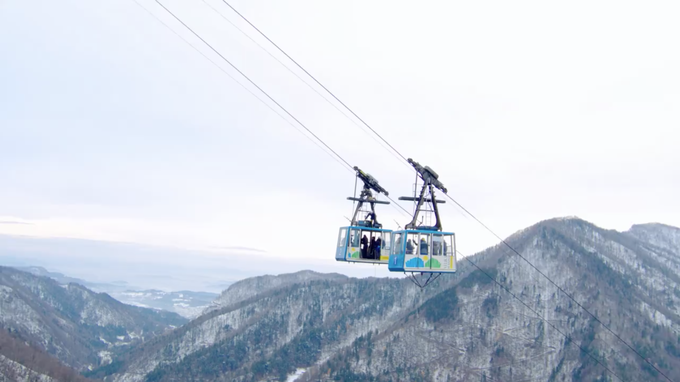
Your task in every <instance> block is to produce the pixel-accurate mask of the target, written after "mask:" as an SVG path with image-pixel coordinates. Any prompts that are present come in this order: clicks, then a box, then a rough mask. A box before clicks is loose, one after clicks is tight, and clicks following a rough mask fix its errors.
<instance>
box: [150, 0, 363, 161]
mask: <svg viewBox="0 0 680 382" xmlns="http://www.w3.org/2000/svg"><path fill="white" fill-rule="evenodd" d="M154 1H155V2H156V3H157V4H158V5H160V6H161V7H162V8H163V9H165V11H166V12H168V13H169V14H170V15H171V16H172V17H173V18H175V20H177V21H178V22H179V23H180V24H182V25H183V26H184V27H185V28H187V29H188V30H189V31H190V32H191V33H192V34H193V35H194V36H196V37H197V38H198V39H199V40H201V41H202V42H203V43H204V44H205V45H207V46H208V47H209V48H210V49H211V50H212V51H213V52H215V54H217V55H218V56H220V58H221V59H222V60H224V62H226V63H227V64H229V66H231V67H232V68H233V69H234V70H236V71H237V72H238V73H239V74H240V75H241V76H243V78H245V79H246V80H248V82H250V84H251V85H253V86H255V87H256V88H257V90H259V91H260V92H261V93H262V94H264V95H265V96H266V97H267V98H269V100H270V101H272V102H273V103H274V104H276V106H278V107H279V108H280V109H281V110H283V111H284V112H285V113H286V114H287V115H288V116H289V117H290V118H292V119H293V120H295V122H297V123H298V124H299V125H300V126H302V127H303V128H304V129H305V130H306V131H307V132H308V133H309V134H311V135H312V136H313V137H314V138H316V139H317V140H318V141H319V142H321V144H322V145H324V147H326V148H327V149H328V150H329V151H330V152H332V153H333V154H335V156H337V157H338V158H339V159H340V160H341V161H342V162H344V163H345V164H346V165H347V167H349V168H350V169H352V168H353V167H352V165H350V164H349V162H347V161H346V160H345V159H344V158H343V157H341V156H340V155H339V154H338V153H337V152H335V150H333V149H332V148H331V147H330V146H328V145H327V144H326V142H324V141H323V140H322V139H321V138H319V137H318V136H317V135H316V134H314V132H312V131H311V130H310V129H309V128H308V127H307V126H306V125H305V124H304V123H302V122H300V120H299V119H297V118H296V117H295V116H294V115H293V114H291V112H289V111H288V109H286V108H285V107H283V105H281V104H280V103H279V102H277V101H276V100H275V99H274V98H273V97H272V96H270V95H269V93H267V92H266V91H264V89H262V88H261V87H260V86H259V85H257V84H256V83H255V81H253V80H251V79H250V77H248V76H247V75H246V74H245V73H243V72H242V71H241V70H240V69H239V68H238V67H236V65H234V64H233V63H232V62H231V61H229V60H228V59H227V58H226V57H224V55H222V53H220V52H219V51H218V50H217V49H215V48H214V47H213V46H212V45H211V44H210V43H209V42H207V41H206V40H205V39H204V38H203V37H201V35H199V34H198V33H196V32H195V31H194V30H193V29H192V28H191V27H190V26H188V25H187V24H186V23H185V22H184V21H182V19H180V18H179V17H177V15H175V14H174V13H173V12H172V11H171V10H170V9H168V8H167V7H166V6H165V5H163V3H161V2H160V1H159V0H154Z"/></svg>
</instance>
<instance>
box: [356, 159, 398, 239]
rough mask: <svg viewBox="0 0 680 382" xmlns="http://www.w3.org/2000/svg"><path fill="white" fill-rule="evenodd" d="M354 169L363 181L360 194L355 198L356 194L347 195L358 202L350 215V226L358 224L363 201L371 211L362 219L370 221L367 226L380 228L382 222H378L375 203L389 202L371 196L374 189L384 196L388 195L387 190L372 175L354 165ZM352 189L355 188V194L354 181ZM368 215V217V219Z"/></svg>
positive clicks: (358, 177)
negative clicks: (368, 205)
mask: <svg viewBox="0 0 680 382" xmlns="http://www.w3.org/2000/svg"><path fill="white" fill-rule="evenodd" d="M354 170H355V171H356V173H357V179H361V180H362V182H363V183H364V187H363V189H362V190H361V194H359V197H358V198H357V197H356V196H354V197H348V198H347V199H348V200H352V201H354V202H358V203H357V205H356V208H355V209H354V214H353V215H352V221H351V225H352V226H358V225H359V224H358V220H357V216H358V215H359V212H360V211H361V207H363V205H364V203H369V204H370V206H371V212H370V213H369V215H368V216H366V218H365V219H364V220H368V221H370V225H368V226H367V227H369V228H381V227H382V224H380V223H378V216H377V214H376V213H375V205H376V204H390V202H387V201H382V200H378V199H376V198H375V197H374V196H373V192H372V191H371V190H373V191H376V192H378V193H383V194H385V195H386V196H387V195H389V192H387V190H385V189H384V188H382V187H381V186H380V184H378V181H377V180H376V179H375V178H374V177H372V176H371V175H369V174H367V173H365V172H363V171H361V169H359V168H358V167H356V166H354ZM354 189H355V195H356V182H355V183H354ZM369 217H370V219H368V218H369Z"/></svg>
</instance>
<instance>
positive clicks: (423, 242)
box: [420, 238, 428, 256]
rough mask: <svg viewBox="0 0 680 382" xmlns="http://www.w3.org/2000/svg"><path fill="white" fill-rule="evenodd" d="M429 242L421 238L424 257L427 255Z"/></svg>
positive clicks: (421, 252)
mask: <svg viewBox="0 0 680 382" xmlns="http://www.w3.org/2000/svg"><path fill="white" fill-rule="evenodd" d="M427 250H428V248H427V241H425V238H420V254H421V255H422V256H425V255H427V253H428V252H427Z"/></svg>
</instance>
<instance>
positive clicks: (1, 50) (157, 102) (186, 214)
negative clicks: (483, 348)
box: [0, 0, 680, 274]
mask: <svg viewBox="0 0 680 382" xmlns="http://www.w3.org/2000/svg"><path fill="white" fill-rule="evenodd" d="M138 1H139V2H140V3H141V4H142V5H144V6H145V7H146V8H147V9H149V10H150V11H151V12H152V13H153V14H155V15H157V16H158V17H160V18H161V19H162V20H163V21H165V22H166V23H168V25H170V26H171V27H172V28H173V29H174V30H175V31H176V32H177V33H179V34H181V35H182V36H184V37H185V38H187V39H188V40H189V41H190V42H191V43H192V44H194V45H195V46H196V47H198V48H199V49H200V50H201V51H203V52H204V53H205V54H206V55H208V57H210V58H211V59H212V60H214V61H215V62H216V63H218V64H219V65H220V66H221V67H223V68H224V69H225V70H226V71H227V72H229V73H232V74H233V75H234V76H235V77H237V79H239V81H241V82H243V83H244V84H245V81H244V80H243V79H242V78H238V75H237V74H236V73H235V72H234V71H233V70H232V69H231V68H229V67H228V65H227V64H226V63H224V62H223V61H221V59H220V58H219V57H218V56H216V55H215V54H214V52H212V51H211V50H210V49H209V48H207V47H206V46H205V45H202V43H201V42H200V41H199V40H197V39H196V38H195V37H193V35H191V33H190V32H188V31H187V30H186V29H184V27H182V26H181V25H180V24H178V23H177V22H176V21H174V19H172V17H171V16H169V15H168V14H167V13H165V11H164V10H163V9H162V8H160V7H159V6H158V5H157V4H156V3H155V2H154V1H153V0H138ZM206 1H207V2H208V4H210V5H211V6H212V7H214V8H216V9H217V10H218V11H220V12H221V13H222V15H223V16H225V17H226V18H228V19H229V20H231V21H232V22H233V23H235V24H237V25H239V26H240V27H241V28H243V30H244V31H246V32H247V33H248V34H249V35H250V36H251V37H252V38H254V39H255V40H256V41H258V42H260V43H261V44H262V45H263V46H264V47H265V48H267V49H268V51H270V52H271V53H272V54H274V55H275V56H277V57H281V55H280V54H278V52H276V51H275V50H274V48H273V47H271V46H269V45H267V44H266V41H264V40H263V39H262V38H261V37H260V36H259V35H258V34H257V33H256V32H255V31H253V30H252V29H250V28H249V27H248V26H247V25H246V24H245V23H244V22H242V21H241V20H240V19H238V17H237V16H236V15H235V14H234V13H233V12H231V11H230V10H229V8H228V7H226V6H225V5H224V3H222V2H221V1H220V0H206ZM163 3H164V4H165V5H166V6H167V7H168V8H169V9H171V10H173V12H176V14H177V15H178V16H179V17H180V18H182V19H183V20H184V21H185V22H186V23H187V24H189V25H190V26H191V27H192V28H195V30H196V32H198V33H199V34H200V35H202V36H203V37H204V38H205V39H206V40H208V41H209V42H210V43H211V44H213V45H214V47H215V48H216V49H218V50H219V51H220V52H221V53H222V54H223V55H224V56H225V57H226V58H228V59H229V60H232V62H233V63H234V64H235V65H236V66H238V67H239V68H240V69H241V70H242V71H244V72H245V73H246V74H248V75H249V76H251V78H252V79H253V80H254V81H256V82H257V83H258V84H259V85H260V86H261V87H262V88H264V89H265V90H266V91H268V92H270V94H271V95H272V96H273V97H274V98H275V99H276V100H277V101H279V102H280V103H281V104H282V105H284V106H285V107H286V108H288V109H289V110H290V111H291V112H292V113H293V114H294V115H295V116H296V117H297V118H298V119H299V120H300V121H302V122H303V123H305V124H306V125H307V126H308V127H309V128H310V129H312V130H313V131H314V132H315V133H316V134H317V135H318V136H319V137H321V138H322V139H324V140H325V141H326V142H327V143H328V144H329V145H330V146H331V147H332V148H333V149H334V150H335V151H337V152H338V153H339V154H340V155H342V156H343V157H344V158H345V159H346V160H348V161H349V162H350V163H351V164H353V165H357V166H359V167H361V168H362V169H364V170H366V171H368V172H369V173H371V174H372V175H374V176H375V177H376V178H377V179H378V180H379V181H380V183H381V184H382V185H383V186H384V187H385V188H386V189H387V190H388V191H389V192H390V195H391V196H394V197H395V199H396V197H398V196H400V195H408V194H410V193H411V187H412V183H413V173H412V171H410V170H409V169H408V168H407V166H405V165H404V163H400V162H399V161H398V160H397V159H395V157H394V155H392V154H390V153H389V152H388V151H387V150H386V149H384V148H383V147H381V145H380V144H378V143H377V142H376V140H374V139H373V138H371V137H370V136H369V135H368V134H366V133H365V132H364V131H362V129H360V128H359V127H357V125H355V124H353V123H352V122H350V121H349V120H348V119H347V118H345V117H344V116H343V115H342V114H340V113H338V112H337V111H336V110H335V109H334V108H332V107H331V106H329V104H328V103H326V101H324V100H323V99H322V98H320V97H319V96H318V95H317V94H315V93H314V92H313V91H311V90H310V89H309V88H308V87H307V85H305V84H304V83H302V82H301V81H300V80H299V79H298V78H296V77H295V76H293V75H292V74H291V73H290V72H289V71H288V70H286V69H285V68H283V67H282V66H281V65H280V64H279V63H277V62H276V61H275V60H273V59H272V58H271V57H270V56H269V55H268V54H267V53H265V52H264V51H262V50H261V49H260V48H259V47H258V46H257V45H255V44H254V43H253V42H252V41H250V40H249V39H248V38H246V37H244V36H243V35H242V34H241V33H240V32H239V31H238V30H237V29H235V28H234V27H233V26H232V25H230V24H229V23H227V22H226V21H225V20H224V19H223V18H222V16H221V15H220V14H218V13H216V12H215V11H213V10H212V9H211V8H210V7H209V6H207V5H206V4H205V3H204V2H202V1H201V0H165V1H163ZM232 5H233V6H235V7H236V8H237V9H238V10H239V11H241V12H242V13H243V14H244V15H245V16H246V17H248V18H250V20H251V21H252V22H253V23H254V24H255V25H256V26H258V27H259V28H260V29H261V30H263V31H264V32H265V33H267V34H268V35H269V36H270V37H271V38H272V39H273V40H274V41H275V42H277V43H278V44H279V46H281V47H283V48H284V49H285V50H287V52H288V53H289V54H290V55H291V56H293V57H294V58H295V59H296V60H298V62H300V63H301V64H302V65H303V66H304V67H305V68H306V69H308V70H309V71H310V72H311V73H312V74H314V75H315V76H316V77H317V78H318V79H319V80H320V81H321V82H322V83H324V84H325V85H326V86H327V87H328V88H329V89H331V90H332V91H334V92H335V93H336V95H338V96H339V97H340V99H342V100H343V101H344V102H345V103H346V104H348V105H349V106H350V107H352V108H353V109H354V111H355V112H357V113H358V114H359V115H360V116H361V117H362V118H363V119H364V120H365V121H367V122H368V123H369V124H371V125H372V127H373V128H375V129H376V130H377V131H378V132H380V133H381V134H382V135H383V136H384V137H385V138H386V139H387V140H388V141H389V142H390V143H391V144H392V145H393V146H394V147H396V148H397V149H398V150H399V151H400V152H402V153H403V154H404V155H405V156H407V157H412V158H414V159H415V160H417V161H419V162H420V163H422V164H424V165H429V166H430V167H432V168H433V169H434V170H435V171H437V172H438V173H439V175H440V180H441V181H442V182H443V183H444V184H445V185H446V186H447V187H448V189H449V194H450V195H451V196H453V197H454V198H455V199H456V200H458V201H459V202H460V203H461V204H462V205H463V206H465V207H466V208H467V209H468V210H470V211H471V212H472V213H474V214H475V215H476V216H477V217H478V218H480V219H481V220H482V221H483V222H485V223H486V224H487V225H488V226H490V227H491V228H492V229H494V230H496V232H497V233H498V234H499V235H501V236H508V235H510V234H512V233H513V232H515V231H517V230H519V229H522V228H524V227H526V226H529V225H531V224H533V223H536V222H538V221H539V220H543V219H548V218H552V217H557V216H567V215H577V216H579V217H581V218H584V219H586V220H589V221H591V222H593V223H595V224H597V225H599V226H602V227H605V228H612V229H618V230H626V229H628V228H629V227H630V225H632V224H635V223H646V222H662V223H666V224H670V225H675V226H680V213H679V212H680V201H678V195H680V172H679V171H678V167H679V165H680V150H678V144H679V143H680V133H679V132H678V126H680V71H678V68H679V67H680V49H678V36H680V23H678V22H677V20H678V19H680V5H679V4H678V3H677V2H675V1H655V2H640V1H636V2H628V1H592V0H590V1H571V2H545V1H513V2H507V1H483V2H479V1H467V2H462V1H418V2H405V1H372V0H369V1H366V0H362V1H348V0H343V1H312V0H289V1H272V0H250V1H243V0H238V1H237V0H234V1H233V2H232ZM281 59H282V60H283V58H281ZM284 62H286V61H284ZM286 63H287V62H286ZM290 67H291V68H292V67H293V66H292V64H290ZM296 72H299V71H296ZM247 87H248V88H250V89H251V90H252V86H247ZM260 97H261V96H260ZM353 187H354V178H353V175H352V173H351V172H349V171H347V169H343V168H342V166H341V165H340V164H338V163H337V162H336V161H335V160H334V159H332V158H331V157H330V156H329V155H327V154H326V153H324V152H323V150H321V149H320V148H319V147H317V146H315V145H314V144H312V143H311V142H310V141H309V139H308V138H307V137H305V136H304V135H303V134H302V133H300V132H299V131H297V130H296V129H294V128H293V127H292V126H291V125H289V124H288V123H286V122H285V121H284V120H283V119H282V118H280V117H279V116H278V115H276V114H275V113H273V112H272V111H271V110H270V109H268V108H267V107H266V106H264V105H263V104H262V103H261V102H260V101H258V100H257V99H256V98H255V97H253V96H252V95H251V94H249V93H248V92H247V91H245V90H244V89H243V88H242V87H241V86H240V85H238V84H237V83H236V82H234V81H233V80H232V79H230V78H229V77H227V76H226V75H225V74H224V73H223V72H221V71H220V70H219V69H218V68H216V67H215V66H214V65H213V64H212V63H210V62H209V61H208V60H206V59H205V58H204V57H202V56H201V55H200V54H198V53H197V52H195V51H194V50H193V49H192V48H191V47H190V46H188V45H187V44H185V43H184V42H183V41H182V40H181V39H180V38H178V37H177V36H176V35H174V34H173V33H172V32H170V31H169V30H168V29H166V28H165V27H164V26H163V25H162V24H160V23H159V22H158V21H157V20H155V19H154V18H153V17H151V16H150V15H149V14H148V13H147V12H146V11H145V10H144V9H142V8H141V7H140V6H138V5H137V4H135V2H134V1H133V0H116V1H114V0H88V1H83V0H60V1H46V0H42V1H38V0H23V1H18V0H4V1H0V233H4V234H20V235H33V236H50V237H73V238H87V239H101V240H111V241H124V242H134V243H142V244H154V245H166V246H172V247H179V248H192V249H212V250H214V251H219V250H220V249H219V248H221V247H235V246H238V247H251V248H256V249H259V250H264V251H266V252H267V255H263V256H272V257H276V258H291V260H290V261H291V262H296V261H299V262H300V264H301V266H300V268H301V269H302V268H309V267H310V266H305V264H306V263H305V262H304V259H305V258H306V259H310V260H311V259H313V260H314V261H326V262H333V256H334V246H335V241H336V236H337V230H338V227H339V226H341V225H345V224H346V222H347V221H346V220H345V218H344V217H345V216H350V213H351V202H348V201H346V200H345V198H346V197H347V196H350V195H351V194H352V193H353ZM405 207H407V208H410V206H406V205H405ZM379 217H380V218H381V220H382V222H383V223H384V224H385V225H386V226H388V228H396V223H394V221H395V220H396V221H397V222H399V224H401V225H402V226H403V225H404V224H405V223H406V222H407V221H408V219H407V218H406V217H404V216H403V215H401V214H400V213H399V212H398V211H397V210H395V209H393V208H390V207H387V208H385V207H382V208H381V210H380V212H379ZM17 223H21V224H17ZM443 223H444V228H445V229H446V230H449V231H454V232H456V233H457V240H458V247H459V249H460V250H461V251H463V252H464V253H473V252H476V251H478V250H481V249H483V248H485V247H487V246H489V245H493V244H495V242H496V240H495V238H494V237H493V236H491V235H490V234H489V233H487V232H486V231H485V230H484V229H483V228H482V227H481V226H479V225H478V224H477V223H476V222H474V221H473V220H472V219H470V218H467V217H465V215H464V214H463V213H462V212H461V211H460V210H459V209H457V208H456V207H455V206H452V205H446V206H444V207H443ZM223 256H225V259H226V258H228V256H230V255H229V254H226V253H225V254H224V255H223ZM159 261H160V260H159ZM309 264H311V263H309ZM333 265H334V269H337V271H338V272H341V273H349V274H352V272H354V271H353V270H350V268H349V267H350V266H349V265H346V264H341V263H337V264H336V263H333ZM263 267H264V268H263V271H266V272H269V273H272V272H273V273H275V272H276V269H265V268H266V266H263ZM352 269H354V268H352ZM325 270H327V269H324V271H325Z"/></svg>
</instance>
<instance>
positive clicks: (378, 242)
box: [373, 238, 382, 260]
mask: <svg viewBox="0 0 680 382" xmlns="http://www.w3.org/2000/svg"><path fill="white" fill-rule="evenodd" d="M381 248H382V240H381V239H380V238H378V240H376V241H375V248H374V250H375V253H374V254H373V258H374V259H376V260H380V249H381Z"/></svg>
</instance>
